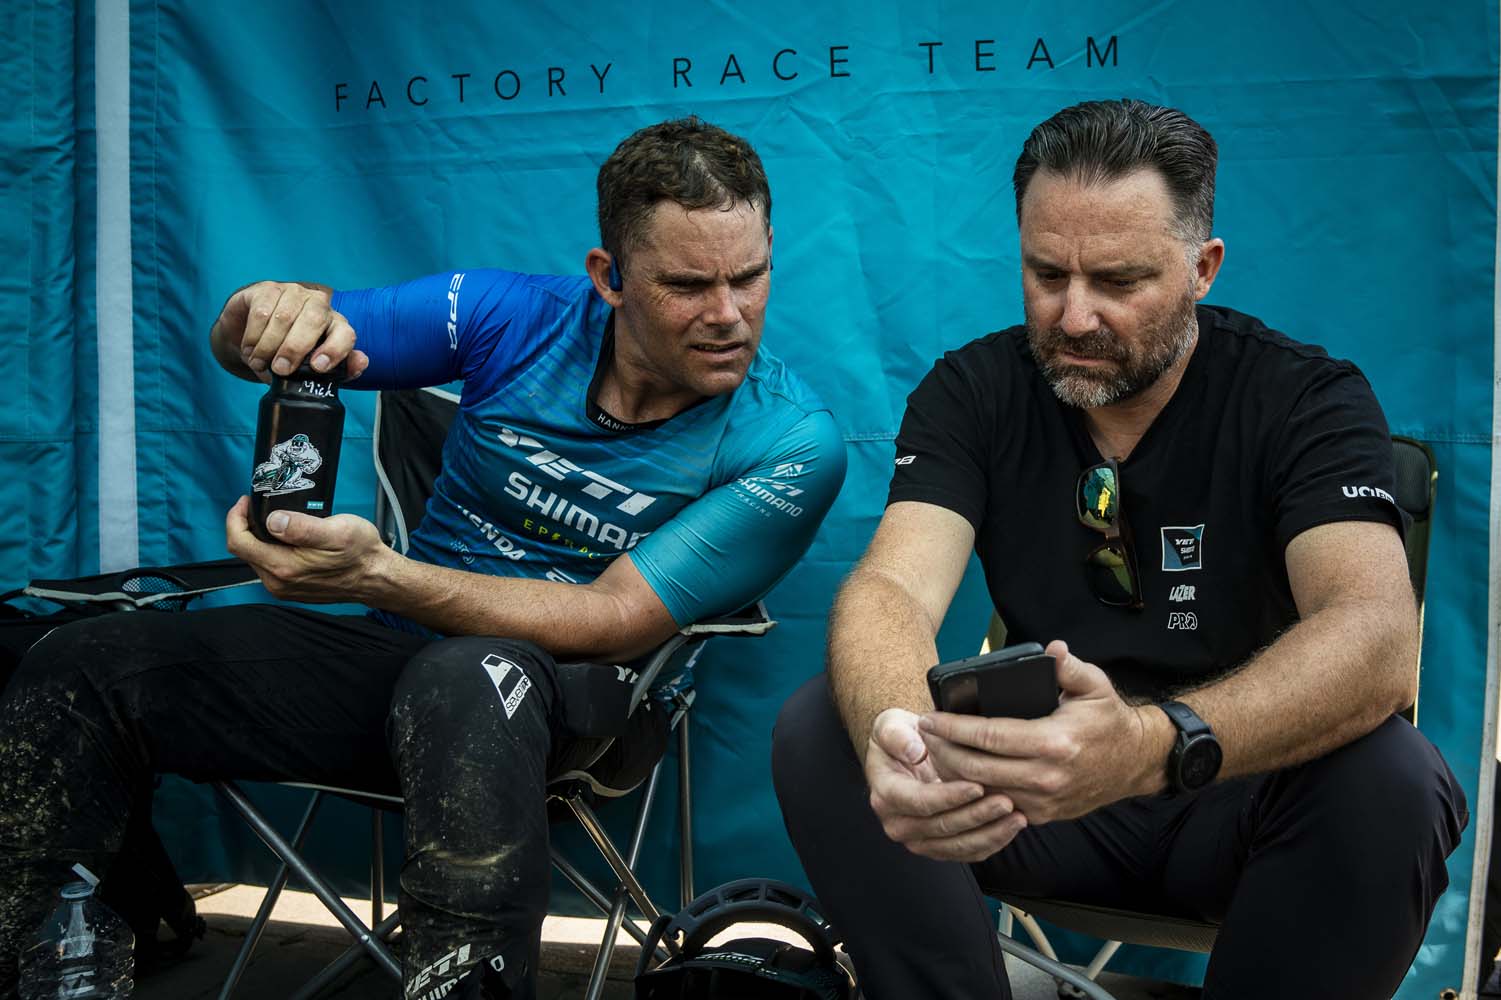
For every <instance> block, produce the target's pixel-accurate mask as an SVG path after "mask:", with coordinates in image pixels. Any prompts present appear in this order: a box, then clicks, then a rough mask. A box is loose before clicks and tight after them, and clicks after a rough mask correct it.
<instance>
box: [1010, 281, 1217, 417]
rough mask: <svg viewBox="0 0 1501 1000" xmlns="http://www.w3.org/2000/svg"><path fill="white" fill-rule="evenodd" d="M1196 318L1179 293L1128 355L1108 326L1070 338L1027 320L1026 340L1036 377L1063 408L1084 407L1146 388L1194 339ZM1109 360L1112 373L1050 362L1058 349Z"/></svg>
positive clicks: (1189, 301)
mask: <svg viewBox="0 0 1501 1000" xmlns="http://www.w3.org/2000/svg"><path fill="white" fill-rule="evenodd" d="M1197 330H1198V318H1197V316H1196V315H1195V313H1194V300H1193V298H1192V297H1191V296H1187V295H1185V296H1184V297H1183V301H1182V304H1181V305H1180V306H1179V308H1178V309H1176V310H1175V311H1174V312H1173V313H1172V314H1171V315H1169V316H1168V317H1167V318H1166V319H1164V320H1163V321H1162V323H1161V324H1159V325H1158V326H1157V327H1155V328H1154V329H1152V330H1151V331H1150V332H1149V334H1148V336H1147V337H1146V338H1145V342H1144V345H1143V347H1142V348H1141V353H1139V354H1137V355H1135V356H1134V357H1133V356H1132V354H1131V353H1130V351H1129V349H1127V348H1126V347H1124V346H1123V345H1122V344H1121V342H1120V339H1119V338H1118V337H1116V335H1115V334H1114V333H1113V332H1112V331H1111V330H1109V329H1106V328H1101V329H1100V330H1099V331H1097V332H1095V333H1092V334H1089V335H1087V336H1084V337H1070V336H1068V335H1067V334H1066V333H1064V332H1063V331H1062V330H1059V329H1056V328H1054V329H1050V330H1045V331H1044V330H1039V329H1038V328H1037V327H1035V326H1034V325H1033V324H1032V321H1031V319H1028V320H1027V343H1028V345H1029V346H1030V347H1031V349H1032V357H1033V358H1035V359H1036V360H1037V367H1038V369H1039V370H1040V371H1041V372H1042V377H1043V378H1044V379H1046V380H1047V383H1048V386H1049V387H1050V388H1051V389H1052V390H1053V394H1054V395H1055V396H1057V397H1058V399H1059V400H1060V401H1061V402H1063V403H1065V404H1066V405H1068V406H1077V407H1079V408H1080V409H1084V410H1088V409H1093V408H1094V407H1097V406H1109V405H1111V404H1112V403H1123V402H1125V401H1127V400H1129V399H1134V398H1135V397H1136V396H1139V395H1140V394H1141V393H1143V392H1145V391H1146V390H1147V389H1148V388H1150V387H1151V386H1152V385H1153V384H1154V383H1155V382H1156V381H1157V380H1158V379H1159V378H1161V377H1162V373H1163V372H1165V371H1167V370H1168V369H1169V368H1171V367H1172V366H1173V365H1175V364H1177V363H1178V361H1179V360H1180V359H1181V358H1182V357H1183V355H1184V354H1185V353H1186V352H1187V351H1188V348H1189V346H1190V345H1191V344H1192V343H1193V342H1194V334H1195V332H1196V331H1197ZM1065 349H1066V350H1067V351H1068V352H1069V353H1071V354H1079V355H1082V356H1084V357H1089V358H1101V359H1104V360H1108V361H1112V362H1114V363H1115V365H1116V368H1115V370H1114V371H1098V370H1096V369H1092V368H1083V367H1080V366H1078V365H1071V364H1068V363H1067V362H1061V361H1057V360H1054V358H1056V356H1057V355H1058V354H1059V353H1060V352H1061V351H1063V350H1065Z"/></svg>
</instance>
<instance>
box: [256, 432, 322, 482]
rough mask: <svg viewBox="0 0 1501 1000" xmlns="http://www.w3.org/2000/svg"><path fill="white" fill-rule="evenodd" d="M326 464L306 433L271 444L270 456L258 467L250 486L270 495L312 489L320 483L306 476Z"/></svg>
mask: <svg viewBox="0 0 1501 1000" xmlns="http://www.w3.org/2000/svg"><path fill="white" fill-rule="evenodd" d="M322 465H323V456H322V455H320V454H318V449H317V448H316V447H315V446H314V445H313V442H311V441H309V440H308V436H307V435H306V434H294V435H292V437H291V438H290V439H289V440H286V441H283V442H281V443H280V444H275V445H272V446H271V457H270V458H269V459H267V460H266V461H264V462H262V463H261V464H260V465H257V466H256V467H255V472H254V473H253V474H252V475H251V477H250V488H251V489H252V490H254V491H255V492H256V493H264V494H266V495H267V496H270V497H275V496H281V495H282V494H283V493H296V492H298V491H299V490H310V489H312V488H313V487H314V486H317V485H318V484H317V483H315V482H313V481H312V480H311V479H309V478H307V477H308V476H309V475H311V474H312V473H314V472H317V471H318V469H319V467H320V466H322Z"/></svg>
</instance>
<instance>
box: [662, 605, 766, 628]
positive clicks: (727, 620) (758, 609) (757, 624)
mask: <svg viewBox="0 0 1501 1000" xmlns="http://www.w3.org/2000/svg"><path fill="white" fill-rule="evenodd" d="M776 627H777V623H776V620H775V619H774V618H772V617H771V616H770V615H768V614H767V613H766V602H765V601H757V602H756V603H755V604H749V605H746V606H745V607H743V608H741V609H740V610H739V611H736V612H733V613H732V614H728V615H721V616H720V617H718V618H705V619H703V620H702V621H696V622H694V623H693V624H692V625H684V626H683V627H682V628H680V629H678V634H679V635H690V636H691V635H702V636H710V635H765V634H766V633H767V632H770V631H771V630H772V629H774V628H776Z"/></svg>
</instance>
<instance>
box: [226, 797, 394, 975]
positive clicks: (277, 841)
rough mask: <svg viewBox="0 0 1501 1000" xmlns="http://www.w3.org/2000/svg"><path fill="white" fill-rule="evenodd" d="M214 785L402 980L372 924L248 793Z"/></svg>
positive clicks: (379, 962) (381, 963) (380, 963)
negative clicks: (260, 810)
mask: <svg viewBox="0 0 1501 1000" xmlns="http://www.w3.org/2000/svg"><path fill="white" fill-rule="evenodd" d="M214 787H215V788H217V789H218V790H219V792H220V794H222V795H224V796H225V797H226V798H227V799H229V801H230V802H231V803H232V804H233V805H234V807H235V809H236V810H237V811H238V812H239V813H240V816H241V818H243V819H244V820H245V822H246V823H247V824H249V826H250V828H251V829H252V830H253V831H255V835H256V836H257V837H260V838H261V841H262V842H263V843H264V844H265V845H266V847H267V848H269V849H270V851H271V853H272V854H275V855H276V856H277V857H278V858H280V859H282V861H284V862H285V863H286V864H288V865H289V866H291V869H292V871H293V873H295V874H296V875H297V877H298V878H300V879H301V880H302V882H303V884H304V885H306V886H307V887H308V889H309V890H311V891H312V893H313V895H315V896H317V897H318V900H319V902H321V903H322V904H323V905H324V906H325V907H327V908H328V911H329V912H330V913H332V914H333V915H334V918H335V919H336V920H338V921H339V923H341V924H343V925H344V929H345V930H347V931H348V932H349V933H350V935H351V936H352V937H353V938H354V939H355V940H356V941H358V942H359V943H360V945H361V946H362V947H363V948H364V949H365V950H366V951H367V952H368V953H369V954H370V957H371V958H372V959H374V960H375V964H376V965H378V966H380V968H381V969H383V970H384V971H385V972H386V973H387V974H388V975H389V976H390V977H391V978H392V979H395V980H398V981H400V979H401V965H400V963H398V962H397V961H396V959H394V958H392V957H391V952H390V951H389V950H388V949H387V948H386V946H385V943H384V942H382V941H381V940H380V939H378V938H376V937H374V936H372V934H371V933H370V928H368V927H366V926H365V924H364V923H363V922H362V921H361V920H360V918H359V917H357V916H355V915H354V912H353V911H352V910H350V909H349V907H348V906H345V905H344V901H343V900H342V899H340V898H339V897H338V895H337V894H336V893H335V892H334V891H333V890H332V889H330V888H329V887H328V885H327V884H326V883H325V882H324V881H323V880H322V879H321V878H319V877H318V875H317V873H316V872H314V871H313V870H312V868H310V867H309V866H308V863H307V862H306V861H304V860H303V859H302V855H301V854H299V853H298V852H297V851H295V850H293V849H292V846H291V845H290V844H289V843H287V841H286V839H285V838H283V837H282V835H281V834H279V833H277V832H276V829H275V828H274V827H272V826H271V825H270V824H269V823H267V822H266V821H265V819H263V818H262V817H261V815H260V814H259V813H258V812H256V811H255V807H254V806H252V805H251V804H250V800H249V799H247V798H246V797H245V793H244V792H242V791H240V789H239V787H238V786H237V785H236V784H235V783H234V782H232V781H221V782H215V783H214Z"/></svg>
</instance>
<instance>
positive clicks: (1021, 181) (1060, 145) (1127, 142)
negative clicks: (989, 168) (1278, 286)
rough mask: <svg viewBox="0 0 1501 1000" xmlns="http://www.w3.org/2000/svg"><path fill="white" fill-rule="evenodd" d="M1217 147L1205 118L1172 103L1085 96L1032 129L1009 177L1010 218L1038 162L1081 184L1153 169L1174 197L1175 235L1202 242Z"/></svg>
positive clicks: (1210, 224)
mask: <svg viewBox="0 0 1501 1000" xmlns="http://www.w3.org/2000/svg"><path fill="white" fill-rule="evenodd" d="M1218 163H1219V148H1218V147H1217V146H1216V145H1215V143H1214V137H1213V136H1211V135H1210V134H1209V133H1208V132H1207V131H1206V130H1205V129H1204V126H1202V125H1200V124H1199V123H1198V122H1196V121H1194V120H1193V119H1192V118H1190V117H1188V116H1187V115H1185V114H1184V113H1183V112H1181V111H1178V110H1176V109H1174V108H1163V107H1158V106H1157V105H1155V104H1148V103H1146V102H1145V101H1136V100H1132V99H1130V98H1122V99H1121V100H1119V101H1085V102H1084V103H1083V104H1075V105H1074V106H1073V107H1071V108H1064V109H1063V110H1062V111H1060V112H1058V113H1057V114H1056V115H1054V116H1053V117H1051V118H1049V119H1048V120H1047V121H1045V122H1043V123H1042V124H1041V125H1039V126H1037V127H1036V128H1034V129H1033V130H1032V134H1031V135H1029V136H1027V141H1026V142H1024V143H1022V152H1021V155H1020V156H1018V157H1017V158H1016V172H1015V173H1014V174H1012V178H1011V183H1012V186H1013V187H1014V188H1015V189H1016V218H1017V222H1020V221H1021V214H1022V197H1023V196H1024V195H1025V194H1026V193H1027V185H1028V184H1029V183H1031V181H1032V175H1033V174H1035V173H1036V172H1037V170H1038V168H1039V167H1040V168H1043V169H1045V170H1048V171H1051V172H1052V173H1056V174H1060V175H1062V176H1064V177H1070V178H1074V179H1076V180H1078V181H1080V182H1081V183H1084V184H1094V183H1098V182H1100V181H1110V180H1117V179H1119V178H1121V177H1124V176H1126V175H1127V174H1130V173H1134V172H1135V171H1137V170H1140V169H1143V168H1151V169H1154V170H1156V171H1157V172H1158V173H1159V174H1160V175H1162V179H1163V180H1164V181H1165V182H1166V183H1167V189H1168V191H1169V192H1170V193H1171V195H1172V197H1173V205H1174V209H1175V215H1176V219H1177V223H1178V230H1179V235H1180V236H1181V237H1182V238H1183V239H1184V241H1185V242H1200V243H1202V242H1204V241H1206V240H1208V239H1209V237H1210V235H1211V233H1212V232H1213V229H1214V171H1215V167H1216V166H1217V165H1218Z"/></svg>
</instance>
